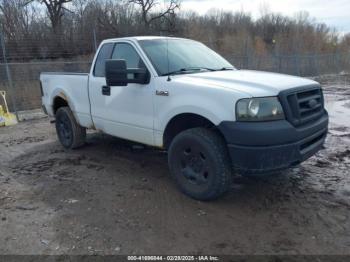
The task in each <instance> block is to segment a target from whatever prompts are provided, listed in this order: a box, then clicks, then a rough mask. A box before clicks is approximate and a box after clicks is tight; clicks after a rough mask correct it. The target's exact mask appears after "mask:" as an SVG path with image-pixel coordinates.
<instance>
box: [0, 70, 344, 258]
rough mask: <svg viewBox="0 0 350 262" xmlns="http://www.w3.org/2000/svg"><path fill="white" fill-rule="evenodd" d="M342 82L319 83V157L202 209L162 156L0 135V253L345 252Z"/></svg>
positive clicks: (43, 122)
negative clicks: (323, 116)
mask: <svg viewBox="0 0 350 262" xmlns="http://www.w3.org/2000/svg"><path fill="white" fill-rule="evenodd" d="M349 79H350V78H349V77H347V76H336V77H334V76H326V77H323V78H322V79H320V81H322V83H323V84H324V87H325V95H326V100H327V108H328V110H329V112H330V117H331V118H330V119H331V125H330V130H329V135H328V138H327V142H326V145H325V150H322V151H321V152H320V153H319V154H318V155H317V156H315V157H313V158H311V159H310V160H308V161H306V162H305V163H303V164H302V165H301V166H299V167H297V168H293V169H291V170H288V171H285V172H283V173H281V174H278V175H273V176H265V177H260V178H243V177H237V179H236V180H235V183H234V185H233V186H232V190H231V191H230V192H229V193H228V194H227V195H226V196H225V197H224V198H221V199H219V200H217V201H214V202H209V203H205V202H199V201H194V200H192V199H189V198H187V197H185V196H184V195H182V194H181V193H179V191H178V190H177V189H176V188H175V186H174V183H172V181H171V179H170V177H169V172H168V168H167V162H166V154H165V153H164V152H161V151H157V150H154V149H150V148H142V147H140V146H137V145H136V146H135V145H134V144H133V143H130V142H125V141H121V140H119V139H116V138H113V137H110V136H107V135H103V134H99V133H89V135H88V144H87V145H86V146H85V147H83V148H81V149H79V150H75V151H66V150H64V149H63V148H62V147H61V146H60V145H59V144H58V142H57V139H56V134H55V131H54V127H53V126H52V125H51V124H49V122H48V119H47V118H41V119H34V120H28V121H24V122H21V123H20V124H18V125H16V126H13V127H6V128H0V254H129V255H130V254H192V255H197V254H216V255H224V254H279V255H280V254H284V255H286V254H314V255H315V254H318V255H319V254H348V255H349V254H350V249H349V246H350V171H349V168H350V85H349Z"/></svg>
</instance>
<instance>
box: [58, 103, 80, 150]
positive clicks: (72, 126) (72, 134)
mask: <svg viewBox="0 0 350 262" xmlns="http://www.w3.org/2000/svg"><path fill="white" fill-rule="evenodd" d="M56 132H57V136H58V139H59V141H60V142H61V144H62V145H63V146H64V147H65V148H68V149H73V148H77V147H80V146H82V145H83V144H84V143H85V139H86V129H85V128H83V127H81V126H80V125H79V124H78V123H77V121H76V120H75V118H74V115H73V113H72V111H71V110H70V108H69V107H61V108H59V109H58V110H57V112H56Z"/></svg>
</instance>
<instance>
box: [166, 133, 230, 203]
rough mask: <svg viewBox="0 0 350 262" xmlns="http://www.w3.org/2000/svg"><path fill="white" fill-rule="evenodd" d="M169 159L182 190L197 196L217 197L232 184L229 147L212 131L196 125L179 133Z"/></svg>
mask: <svg viewBox="0 0 350 262" xmlns="http://www.w3.org/2000/svg"><path fill="white" fill-rule="evenodd" d="M168 162H169V167H170V171H171V173H172V175H173V177H174V178H175V180H176V183H177V185H178V186H179V188H180V189H181V191H183V192H184V193H185V194H187V195H188V196H190V197H192V198H194V199H198V200H212V199H216V198H218V197H219V196H221V195H222V194H224V193H225V192H226V191H227V190H228V189H229V187H230V185H231V181H232V168H231V164H230V160H229V156H228V152H227V148H226V145H225V143H224V141H223V139H222V138H221V137H220V136H219V135H218V134H217V133H216V132H215V131H213V130H208V129H205V128H194V129H190V130H186V131H184V132H182V133H180V134H179V135H178V136H176V137H175V139H174V141H173V142H172V144H171V145H170V148H169V154H168Z"/></svg>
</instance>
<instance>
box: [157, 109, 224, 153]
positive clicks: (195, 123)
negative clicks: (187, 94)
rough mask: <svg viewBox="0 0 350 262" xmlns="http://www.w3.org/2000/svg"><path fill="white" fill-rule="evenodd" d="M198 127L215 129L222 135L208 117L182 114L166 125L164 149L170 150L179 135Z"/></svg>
mask: <svg viewBox="0 0 350 262" xmlns="http://www.w3.org/2000/svg"><path fill="white" fill-rule="evenodd" d="M196 127H205V128H210V129H215V130H217V131H218V132H219V133H220V135H222V134H221V132H220V131H219V130H218V129H217V126H216V125H215V124H214V122H213V121H211V120H210V119H208V118H207V117H204V116H202V115H199V114H196V113H180V114H177V115H175V116H173V117H172V118H171V119H170V120H169V121H168V123H167V124H166V127H165V129H164V132H163V147H164V148H166V149H168V148H169V146H170V144H171V142H172V141H173V139H174V138H175V137H176V136H177V135H178V134H179V133H181V132H183V131H185V130H188V129H191V128H196Z"/></svg>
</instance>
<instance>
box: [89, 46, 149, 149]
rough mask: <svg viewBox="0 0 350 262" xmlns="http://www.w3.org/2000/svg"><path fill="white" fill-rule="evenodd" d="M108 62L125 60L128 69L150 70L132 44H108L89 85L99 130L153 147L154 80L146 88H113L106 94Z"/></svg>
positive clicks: (94, 115) (93, 113) (92, 108)
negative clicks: (104, 88)
mask: <svg viewBox="0 0 350 262" xmlns="http://www.w3.org/2000/svg"><path fill="white" fill-rule="evenodd" d="M111 44H112V45H113V46H111ZM108 45H109V46H108ZM107 59H125V60H126V64H127V67H128V68H146V69H147V67H146V65H145V63H144V62H143V60H142V58H141V56H140V55H139V53H138V52H137V50H136V48H135V47H134V46H133V45H132V43H128V42H117V43H106V44H105V45H104V46H102V47H101V48H100V51H99V55H98V57H97V60H96V62H95V64H96V65H95V68H94V72H93V74H92V75H91V77H90V85H89V91H90V100H91V115H92V118H93V121H94V124H95V127H96V128H97V129H100V130H102V131H103V132H105V133H107V134H110V135H113V136H117V137H120V138H124V139H128V140H132V141H136V142H142V143H146V144H149V145H153V144H154V141H153V114H154V112H153V95H152V94H153V89H154V88H153V80H152V78H151V81H150V83H149V84H145V85H142V84H131V83H129V84H128V85H127V86H111V87H110V94H109V95H108V94H106V93H105V92H104V94H103V92H102V89H103V87H104V86H106V78H105V75H104V73H105V72H104V69H105V68H104V66H105V61H106V60H107ZM129 77H133V76H129Z"/></svg>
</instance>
